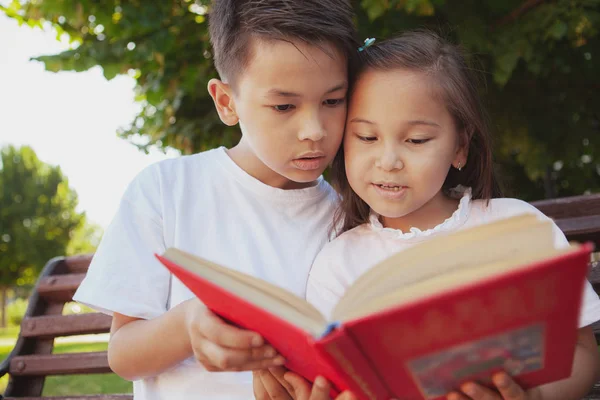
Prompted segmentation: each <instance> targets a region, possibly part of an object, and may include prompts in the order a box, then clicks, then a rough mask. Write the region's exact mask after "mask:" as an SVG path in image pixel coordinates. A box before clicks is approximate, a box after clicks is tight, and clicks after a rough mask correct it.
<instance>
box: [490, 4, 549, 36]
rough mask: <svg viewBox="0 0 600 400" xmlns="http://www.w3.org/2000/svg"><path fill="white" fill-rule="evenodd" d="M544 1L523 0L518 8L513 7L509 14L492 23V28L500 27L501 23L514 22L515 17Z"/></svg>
mask: <svg viewBox="0 0 600 400" xmlns="http://www.w3.org/2000/svg"><path fill="white" fill-rule="evenodd" d="M544 1H545V0H525V2H524V3H523V4H521V5H520V6H519V7H518V8H516V9H514V10H513V11H512V12H511V13H510V14H508V15H507V16H505V17H503V18H502V19H500V20H498V21H497V22H496V23H495V24H493V29H496V28H500V27H501V26H503V25H507V24H510V23H511V22H514V21H515V20H516V19H517V18H519V17H520V16H522V15H523V14H525V13H527V12H529V11H531V10H532V9H533V8H535V7H537V6H539V5H540V4H542V3H543V2H544Z"/></svg>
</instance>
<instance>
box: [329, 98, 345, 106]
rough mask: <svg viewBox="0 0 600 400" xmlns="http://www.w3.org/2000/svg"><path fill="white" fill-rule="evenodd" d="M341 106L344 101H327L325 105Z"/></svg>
mask: <svg viewBox="0 0 600 400" xmlns="http://www.w3.org/2000/svg"><path fill="white" fill-rule="evenodd" d="M341 104H344V99H343V98H342V99H327V100H325V105H326V106H339V105H341Z"/></svg>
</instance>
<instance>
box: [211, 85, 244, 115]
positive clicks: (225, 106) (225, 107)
mask: <svg viewBox="0 0 600 400" xmlns="http://www.w3.org/2000/svg"><path fill="white" fill-rule="evenodd" d="M208 93H209V94H210V97H212V99H213V102H214V103H215V108H216V109H217V113H218V114H219V118H221V121H223V123H224V124H225V125H228V126H233V125H235V124H237V123H238V122H239V120H240V118H239V117H238V115H237V113H236V112H235V103H234V101H233V94H232V90H231V86H229V84H227V83H224V82H223V81H221V80H219V79H211V80H210V81H208Z"/></svg>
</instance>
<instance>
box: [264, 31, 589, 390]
mask: <svg viewBox="0 0 600 400" xmlns="http://www.w3.org/2000/svg"><path fill="white" fill-rule="evenodd" d="M361 58H362V65H361V69H360V71H359V74H358V78H357V82H356V84H355V86H354V88H353V94H352V96H351V100H350V105H349V110H348V118H347V126H346V132H345V137H344V141H343V151H340V152H339V153H338V155H337V156H336V159H335V161H334V164H333V171H332V180H333V182H334V186H336V187H337V190H338V192H339V194H340V195H341V198H342V200H341V207H340V209H339V212H338V213H337V218H336V222H337V224H336V225H335V226H337V227H338V228H339V232H338V233H340V234H339V236H338V237H337V238H336V239H335V240H333V241H332V242H330V243H328V244H327V245H326V246H325V247H324V248H323V250H322V251H321V252H320V254H319V255H318V256H317V259H316V260H315V263H314V265H313V268H312V270H311V273H310V277H309V282H308V288H307V298H308V300H309V301H310V302H311V303H313V304H314V305H316V306H317V307H319V308H320V309H321V310H322V311H324V312H325V313H326V314H328V313H329V312H330V311H331V309H332V307H333V305H334V304H336V302H337V300H338V299H339V298H340V296H341V295H342V294H343V293H344V291H345V289H346V288H348V287H349V286H350V285H351V284H352V282H353V281H354V280H355V279H356V278H357V277H358V276H360V275H361V274H362V273H364V272H365V271H366V270H367V269H369V268H370V267H372V266H374V265H375V264H377V263H378V262H379V261H381V260H383V259H385V258H387V257H388V256H390V255H392V254H393V253H396V252H399V251H402V250H404V249H406V248H408V247H410V246H413V245H415V244H417V243H419V242H423V241H425V240H428V239H430V238H432V237H435V236H438V235H446V234H450V233H452V232H456V231H458V230H461V229H466V228H469V227H473V226H475V225H478V224H483V223H487V222H490V221H493V220H496V219H500V218H506V217H509V216H512V215H516V214H520V213H534V214H537V215H539V216H540V218H547V217H545V216H543V215H542V214H541V213H540V212H539V211H538V210H537V209H535V208H534V207H533V206H531V205H529V204H527V203H525V202H523V201H520V200H516V199H508V198H499V197H500V190H499V186H498V183H497V180H496V178H495V176H494V172H493V168H492V153H491V149H490V137H489V132H488V128H487V126H486V123H485V118H484V112H483V110H482V107H481V103H480V99H479V98H478V95H477V88H476V83H475V80H474V78H473V76H472V74H471V70H470V69H469V68H468V66H467V64H466V62H465V59H464V57H463V56H462V55H461V53H460V52H459V50H458V49H457V48H456V47H455V46H453V45H451V44H449V43H447V42H446V41H444V40H442V39H441V38H439V37H438V36H436V35H434V34H432V33H426V32H413V33H406V34H404V35H402V36H400V37H398V38H395V39H390V40H387V41H384V42H382V43H380V44H376V45H373V46H370V47H368V48H366V49H365V50H364V51H362V52H361ZM555 241H556V244H557V245H561V246H562V245H564V246H566V245H567V241H566V239H565V237H564V235H563V234H562V233H561V232H560V230H559V229H558V228H557V227H555ZM598 319H600V301H599V300H598V296H597V295H596V294H595V293H594V291H593V289H592V288H591V285H589V284H587V285H586V288H585V296H584V303H583V307H582V312H581V316H580V329H579V336H578V343H577V348H576V352H575V359H574V363H573V369H572V375H571V377H570V378H569V379H565V380H563V381H559V382H555V383H551V384H548V385H544V386H541V387H536V388H533V389H530V390H527V391H525V390H523V389H522V388H521V387H519V386H518V385H517V384H516V383H515V382H514V381H513V380H512V379H511V378H510V377H509V376H508V375H507V374H503V373H501V374H497V375H495V376H493V377H492V380H493V383H494V385H495V386H496V389H497V390H495V391H493V390H490V389H488V388H486V387H484V386H481V385H478V384H476V383H474V382H469V383H466V384H464V385H462V386H461V387H460V391H456V392H453V393H450V394H448V396H447V398H448V400H469V399H471V400H492V399H505V400H509V399H510V400H516V399H520V400H526V399H535V400H539V399H543V400H551V399H557V400H559V399H560V400H568V399H580V398H581V397H582V396H584V395H585V394H586V393H587V392H588V391H589V389H590V388H591V387H592V385H593V383H594V382H595V381H596V379H597V376H598V374H597V372H598V364H599V360H598V352H597V348H596V341H595V340H594V335H593V332H592V329H591V327H590V326H589V325H590V324H591V323H592V322H595V321H597V320H598ZM273 376H275V374H273ZM265 381H266V379H265ZM279 381H280V382H282V383H283V382H285V383H286V384H287V385H288V386H287V387H288V388H291V389H292V390H291V393H302V394H303V395H304V397H308V396H309V393H310V390H307V387H306V384H304V385H303V382H302V380H301V379H300V378H299V377H298V376H296V375H294V374H292V373H288V374H286V375H285V377H284V379H280V380H279ZM315 386H317V385H315ZM318 393H326V392H325V391H320V392H319V391H318V390H316V389H315V388H313V395H312V397H311V398H312V399H317V398H323V397H327V396H323V395H321V396H319V395H318ZM295 397H297V398H300V397H301V396H295Z"/></svg>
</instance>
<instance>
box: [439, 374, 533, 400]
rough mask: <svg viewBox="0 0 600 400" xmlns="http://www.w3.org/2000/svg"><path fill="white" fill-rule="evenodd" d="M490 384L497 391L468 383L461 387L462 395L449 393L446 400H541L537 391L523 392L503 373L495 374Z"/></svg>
mask: <svg viewBox="0 0 600 400" xmlns="http://www.w3.org/2000/svg"><path fill="white" fill-rule="evenodd" d="M492 382H493V383H494V385H495V386H496V389H497V391H496V390H491V389H488V388H487V387H484V386H481V385H478V384H476V383H473V382H469V383H465V384H464V385H462V386H461V388H460V389H461V391H462V393H458V392H452V393H450V394H449V395H448V400H542V395H541V392H540V390H539V389H537V388H533V389H531V390H528V391H525V390H523V388H521V386H519V385H518V384H517V383H516V382H515V381H514V380H513V379H512V378H511V377H510V376H509V375H508V374H506V373H504V372H500V373H498V374H495V375H494V376H493V377H492Z"/></svg>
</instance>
